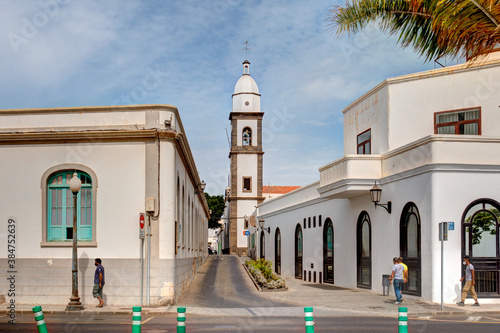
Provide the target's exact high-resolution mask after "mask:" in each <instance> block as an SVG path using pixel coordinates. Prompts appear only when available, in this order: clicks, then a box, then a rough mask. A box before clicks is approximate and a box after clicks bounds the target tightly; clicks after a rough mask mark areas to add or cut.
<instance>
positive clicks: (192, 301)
mask: <svg viewBox="0 0 500 333" xmlns="http://www.w3.org/2000/svg"><path fill="white" fill-rule="evenodd" d="M261 295H262V294H261V293H259V292H258V291H257V289H256V288H255V286H254V285H253V284H252V282H251V280H250V279H249V278H248V274H247V273H246V271H245V269H244V268H243V266H242V265H241V261H240V259H239V258H238V257H236V256H209V257H208V259H207V262H206V263H205V265H203V268H202V269H201V270H200V272H199V273H198V274H197V275H196V277H195V279H194V281H193V282H191V284H190V285H189V288H188V290H187V291H186V292H185V293H184V294H183V295H182V297H181V298H180V300H179V305H182V306H186V307H188V306H197V307H211V308H247V307H286V306H296V305H293V304H290V303H286V302H282V301H273V300H269V299H267V298H265V297H262V296H261Z"/></svg>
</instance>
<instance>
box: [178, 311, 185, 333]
mask: <svg viewBox="0 0 500 333" xmlns="http://www.w3.org/2000/svg"><path fill="white" fill-rule="evenodd" d="M177 333H186V308H185V307H183V306H179V307H178V308H177Z"/></svg>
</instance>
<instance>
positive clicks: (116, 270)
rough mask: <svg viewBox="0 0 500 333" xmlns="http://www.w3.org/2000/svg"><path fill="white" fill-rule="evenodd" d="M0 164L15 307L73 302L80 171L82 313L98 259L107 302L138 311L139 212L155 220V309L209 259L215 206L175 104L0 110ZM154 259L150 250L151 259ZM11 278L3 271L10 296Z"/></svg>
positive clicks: (0, 277)
mask: <svg viewBox="0 0 500 333" xmlns="http://www.w3.org/2000/svg"><path fill="white" fill-rule="evenodd" d="M0 160H1V161H2V172H1V174H0V183H1V184H2V186H3V188H4V191H2V193H1V194H0V216H1V221H2V225H3V231H2V233H1V234H2V238H1V240H2V241H1V244H3V248H4V251H2V252H1V253H0V258H1V259H0V262H2V267H7V264H8V263H9V264H11V263H12V262H8V261H7V260H8V253H7V252H6V250H7V245H6V238H7V235H6V231H7V224H8V221H9V220H11V221H15V262H14V263H13V264H14V266H12V267H11V270H13V271H16V272H17V273H15V274H16V280H15V283H16V293H15V301H16V302H18V303H39V304H50V303H51V304H67V303H68V301H69V297H70V296H71V281H72V279H71V258H72V247H71V246H72V221H73V217H72V216H73V215H72V211H73V200H72V194H71V191H70V190H69V187H68V181H69V178H71V174H72V173H74V172H77V173H78V175H79V177H80V179H81V180H82V182H83V185H82V189H81V191H80V192H79V194H78V240H79V241H78V247H79V249H78V265H79V275H78V278H79V295H80V297H81V298H82V302H83V303H84V305H85V304H87V305H89V304H94V303H95V300H93V298H92V287H93V278H94V269H95V267H94V258H97V257H99V258H101V259H102V264H103V266H104V267H105V276H106V284H105V287H104V300H105V301H106V303H107V304H109V305H138V304H141V299H140V296H141V288H140V286H141V248H142V247H143V243H142V241H141V240H140V239H139V214H140V213H141V212H143V213H147V212H148V211H149V214H148V215H147V216H148V217H150V221H151V234H152V236H151V251H150V252H151V268H150V288H149V292H150V303H151V304H173V303H175V301H176V300H177V298H178V297H179V296H180V295H181V293H182V291H183V289H184V288H186V286H187V285H188V283H189V281H190V280H192V279H193V276H194V274H195V273H196V271H197V269H198V268H199V267H200V266H201V265H202V264H203V262H204V260H205V259H206V256H207V246H206V244H207V225H208V222H207V221H208V206H207V203H206V200H205V197H204V194H203V192H202V190H201V188H200V186H199V185H200V184H201V182H200V178H199V176H198V172H197V169H196V166H195V163H194V159H193V156H192V154H191V150H190V148H189V144H188V141H187V138H186V135H185V132H184V128H183V126H182V123H181V119H180V116H179V112H178V110H177V108H175V107H174V106H170V105H132V106H99V107H74V108H53V109H21V110H0ZM146 199H148V200H146ZM146 201H148V204H147V205H146V204H145V202H146ZM145 206H146V207H145ZM148 206H149V208H148ZM148 217H146V224H147V223H148ZM9 230H10V229H9ZM9 237H10V236H9ZM9 239H10V238H9ZM146 243H147V242H146ZM147 252H148V251H147V247H146V246H144V253H145V254H144V257H145V258H146V253H147ZM146 267H147V265H146V263H144V270H143V273H144V290H143V292H144V304H146V295H147V293H148V291H147V290H146V286H147V281H146V276H147V271H146ZM8 274H10V273H8V272H7V270H6V269H3V270H2V272H1V273H0V281H1V282H0V287H1V290H2V291H3V292H2V294H3V296H5V297H7V295H6V294H4V293H5V291H6V290H7V289H8V288H6V287H7V284H8V282H9V281H7V280H6V276H7V275H8ZM7 298H8V297H7Z"/></svg>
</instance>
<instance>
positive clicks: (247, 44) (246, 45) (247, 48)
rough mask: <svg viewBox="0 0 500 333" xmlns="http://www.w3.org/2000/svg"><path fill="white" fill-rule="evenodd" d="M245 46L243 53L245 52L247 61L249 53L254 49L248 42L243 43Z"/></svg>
mask: <svg viewBox="0 0 500 333" xmlns="http://www.w3.org/2000/svg"><path fill="white" fill-rule="evenodd" d="M243 45H245V47H244V48H243V49H242V50H243V51H245V59H248V52H250V50H251V49H252V48H251V47H250V42H249V41H247V40H246V41H245V42H244V43H243Z"/></svg>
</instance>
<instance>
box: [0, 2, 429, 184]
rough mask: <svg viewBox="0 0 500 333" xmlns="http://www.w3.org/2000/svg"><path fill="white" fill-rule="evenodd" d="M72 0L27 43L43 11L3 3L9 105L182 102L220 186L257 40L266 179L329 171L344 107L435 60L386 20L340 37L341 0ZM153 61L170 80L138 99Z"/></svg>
mask: <svg viewBox="0 0 500 333" xmlns="http://www.w3.org/2000/svg"><path fill="white" fill-rule="evenodd" d="M40 1H42V2H43V3H48V2H50V1H56V0H40ZM57 1H59V0H57ZM61 2H65V3H66V4H64V5H61V6H59V7H58V11H57V14H54V15H52V16H50V15H48V16H50V17H49V19H48V21H47V23H46V24H39V27H37V32H36V33H34V34H33V36H32V37H30V38H27V40H28V42H27V43H23V44H20V45H18V46H19V52H18V53H16V52H15V50H14V49H13V48H12V45H11V43H10V42H9V38H8V36H9V33H16V34H18V35H20V36H22V33H23V25H26V23H25V22H26V20H28V21H29V22H31V23H32V24H34V23H33V17H34V15H35V16H36V15H41V14H39V13H40V12H41V13H43V9H42V8H41V7H40V6H39V5H38V4H37V2H34V1H14V0H9V1H4V2H2V4H0V6H1V8H0V9H1V10H0V39H1V40H2V42H1V43H0V56H1V57H2V76H1V77H0V88H1V89H0V100H1V103H2V106H1V107H2V108H25V107H50V106H78V105H109V104H112V103H117V102H119V103H123V101H125V103H126V101H127V100H129V101H131V102H133V103H137V104H146V103H164V104H173V105H176V106H177V107H178V108H179V110H180V114H181V117H182V121H183V124H184V127H185V129H186V132H187V137H188V139H189V142H190V146H191V149H192V151H193V154H194V158H195V160H196V163H197V167H198V169H199V172H200V176H201V177H202V178H204V179H205V181H206V182H207V190H208V191H209V192H211V191H212V192H211V193H213V192H215V193H222V191H223V189H224V187H225V183H227V181H226V180H225V179H227V173H228V172H229V171H228V169H229V159H228V158H227V155H228V145H227V138H226V132H225V129H226V128H227V129H228V130H230V128H229V127H230V123H229V120H228V116H229V112H230V111H231V107H232V104H231V94H232V92H233V89H234V85H235V83H236V81H237V80H238V78H239V77H240V75H241V74H242V66H241V63H242V61H243V60H244V57H245V53H244V51H243V50H242V49H243V42H244V41H245V40H250V42H251V48H252V49H251V52H250V54H249V56H248V58H249V60H250V61H251V63H252V65H251V74H252V76H253V77H254V79H255V80H256V81H257V83H258V85H259V88H260V91H261V94H262V110H263V111H264V112H265V113H266V115H265V117H264V124H263V125H264V128H265V129H266V131H268V132H267V140H266V142H264V148H265V150H266V154H265V155H264V177H265V182H272V183H275V184H281V185H287V184H290V185H304V184H307V183H310V182H311V181H314V180H315V179H318V177H319V173H318V170H317V168H318V167H319V166H320V165H323V164H325V163H328V162H329V161H331V160H333V159H335V158H338V157H339V156H340V155H341V154H342V147H343V142H342V136H343V135H342V119H341V116H342V113H341V111H342V108H343V107H345V106H346V105H348V104H349V103H350V102H352V101H353V100H354V99H356V98H357V97H359V96H361V95H362V94H363V93H364V92H366V91H367V90H368V89H370V88H372V87H373V86H375V85H376V84H378V83H379V82H380V81H382V80H384V79H385V78H386V77H391V76H395V75H400V74H406V73H411V72H414V71H418V70H421V69H423V68H430V67H431V65H429V64H427V65H422V60H421V59H418V58H417V57H416V56H415V55H414V54H413V52H412V50H409V49H408V50H401V49H400V48H399V47H398V46H396V45H395V39H394V38H388V37H387V36H386V35H384V34H382V33H380V32H379V31H378V30H376V29H371V30H367V32H366V33H365V34H364V35H363V34H361V35H358V36H357V37H355V38H347V37H344V38H342V39H337V38H335V36H333V34H332V32H331V31H329V30H328V28H327V22H326V18H327V15H328V9H329V8H330V6H331V5H333V4H335V3H341V1H333V2H332V1H326V0H320V1H314V2H304V1H298V0H295V1H284V0H280V1H272V2H271V1H243V0H215V1H207V2H204V1H203V2H202V1H195V0H187V1H135V0H109V1H97V0H87V1H75V0H73V1H71V0H65V1H62V0H61ZM25 29H26V28H25ZM151 70H160V71H161V80H160V81H161V82H160V84H159V85H158V87H157V88H155V89H152V90H148V91H147V94H145V95H143V96H140V98H137V96H135V98H132V97H134V96H133V95H134V91H136V90H137V89H140V87H141V84H142V81H143V79H144V77H145V76H146V75H148V73H150V71H151ZM224 174H226V176H224Z"/></svg>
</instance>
